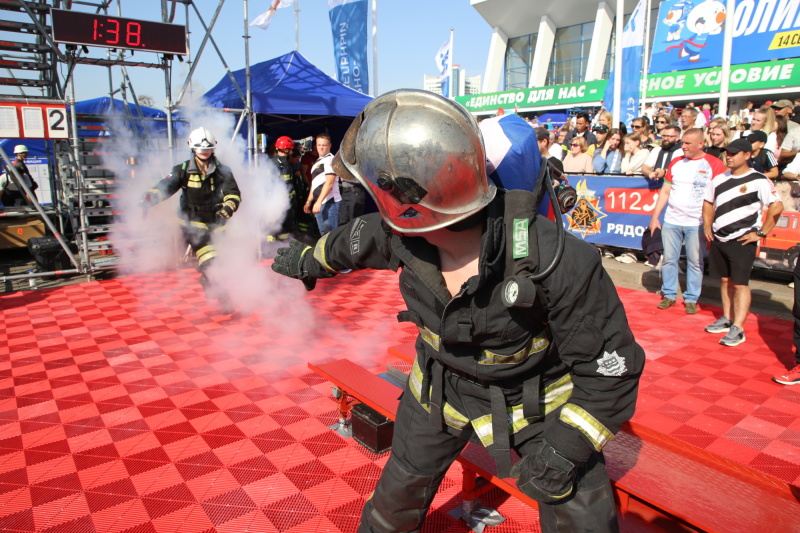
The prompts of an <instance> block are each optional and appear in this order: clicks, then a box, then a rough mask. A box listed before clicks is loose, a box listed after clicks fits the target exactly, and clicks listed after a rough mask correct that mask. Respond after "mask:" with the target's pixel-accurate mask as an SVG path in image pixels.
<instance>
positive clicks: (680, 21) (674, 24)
mask: <svg viewBox="0 0 800 533" xmlns="http://www.w3.org/2000/svg"><path fill="white" fill-rule="evenodd" d="M693 7H694V4H693V3H692V2H691V1H690V0H681V1H680V2H676V3H675V5H674V6H672V9H670V10H669V11H668V12H667V16H666V18H665V19H664V24H666V25H667V27H668V28H669V30H668V31H667V42H668V43H671V42H672V41H680V40H681V33H682V32H683V28H684V27H685V26H686V19H687V18H688V16H689V12H690V11H691V10H692V8H693Z"/></svg>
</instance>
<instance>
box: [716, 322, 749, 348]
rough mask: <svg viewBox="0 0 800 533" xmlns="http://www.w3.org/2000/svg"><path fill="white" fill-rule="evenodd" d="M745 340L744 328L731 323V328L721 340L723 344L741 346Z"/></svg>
mask: <svg viewBox="0 0 800 533" xmlns="http://www.w3.org/2000/svg"><path fill="white" fill-rule="evenodd" d="M743 342H744V330H743V329H742V328H740V327H738V326H734V325H733V324H731V329H730V330H729V331H728V333H727V334H725V336H724V337H722V338H721V339H720V340H719V343H720V344H721V345H723V346H739V345H740V344H742V343H743Z"/></svg>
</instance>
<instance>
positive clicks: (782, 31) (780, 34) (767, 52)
mask: <svg viewBox="0 0 800 533" xmlns="http://www.w3.org/2000/svg"><path fill="white" fill-rule="evenodd" d="M798 15H800V2H797V1H796V0H737V1H736V11H735V13H734V15H733V17H731V16H730V14H729V13H726V9H725V3H724V2H720V1H719V0H702V1H701V0H664V1H663V2H662V3H661V6H660V8H659V12H658V24H657V25H656V31H655V35H654V36H653V53H652V55H651V61H650V73H651V74H657V73H661V72H672V71H675V70H686V69H699V68H709V67H719V66H720V65H722V46H723V40H724V29H725V24H727V23H729V22H730V21H731V18H732V19H733V20H732V23H733V52H732V54H731V63H732V64H734V65H740V64H743V63H758V62H762V61H773V60H776V59H786V58H791V57H798V56H800V18H798Z"/></svg>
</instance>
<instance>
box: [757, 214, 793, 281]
mask: <svg viewBox="0 0 800 533" xmlns="http://www.w3.org/2000/svg"><path fill="white" fill-rule="evenodd" d="M766 212H767V211H766V210H764V214H766ZM798 256H800V213H798V212H796V211H788V212H787V211H784V212H783V213H781V217H780V219H778V223H777V224H776V225H775V227H774V228H772V230H770V232H769V233H768V234H767V236H766V237H764V238H763V239H761V241H760V242H759V243H758V250H757V251H756V257H757V258H758V259H762V260H768V261H777V263H775V264H774V265H772V268H777V269H781V270H794V266H795V265H796V264H797V258H798ZM770 264H771V263H770Z"/></svg>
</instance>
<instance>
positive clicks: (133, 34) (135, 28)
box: [125, 22, 142, 46]
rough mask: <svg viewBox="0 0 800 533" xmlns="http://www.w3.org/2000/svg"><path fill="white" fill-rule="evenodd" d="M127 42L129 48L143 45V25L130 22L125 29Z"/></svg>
mask: <svg viewBox="0 0 800 533" xmlns="http://www.w3.org/2000/svg"><path fill="white" fill-rule="evenodd" d="M125 33H126V35H125V42H126V43H127V44H128V46H141V45H142V25H141V24H139V23H138V22H129V23H128V24H127V27H126V28H125Z"/></svg>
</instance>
